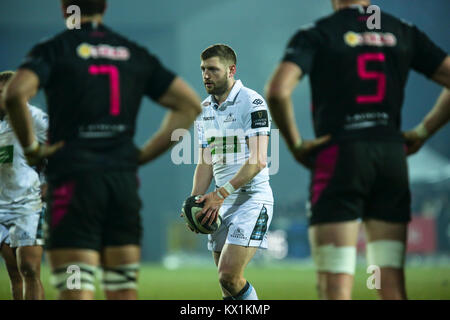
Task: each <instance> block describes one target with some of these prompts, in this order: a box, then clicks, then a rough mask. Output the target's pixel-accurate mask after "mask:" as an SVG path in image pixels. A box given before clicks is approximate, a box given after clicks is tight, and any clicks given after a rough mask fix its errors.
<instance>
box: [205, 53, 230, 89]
mask: <svg viewBox="0 0 450 320" xmlns="http://www.w3.org/2000/svg"><path fill="white" fill-rule="evenodd" d="M200 68H201V69H202V78H203V84H204V85H205V89H206V92H208V93H209V94H213V95H221V94H223V93H225V92H226V91H227V90H228V79H229V78H230V66H228V65H227V64H224V63H223V62H222V61H221V60H220V58H219V57H212V58H209V59H206V60H202V63H201V64H200Z"/></svg>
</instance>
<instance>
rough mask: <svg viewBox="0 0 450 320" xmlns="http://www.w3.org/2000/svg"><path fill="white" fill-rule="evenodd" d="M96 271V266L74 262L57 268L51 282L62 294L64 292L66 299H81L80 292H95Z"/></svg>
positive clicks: (53, 272)
mask: <svg viewBox="0 0 450 320" xmlns="http://www.w3.org/2000/svg"><path fill="white" fill-rule="evenodd" d="M96 271H97V267H95V266H92V265H88V264H85V263H81V262H73V263H68V264H65V265H61V266H59V267H57V268H55V269H54V270H53V271H52V276H51V279H50V280H51V283H52V284H53V286H54V287H55V288H56V289H57V290H58V291H59V292H60V294H61V293H62V292H64V295H65V297H64V298H69V299H70V298H71V297H72V296H73V297H76V298H77V299H79V296H80V292H85V291H89V292H93V291H95V274H96ZM89 294H90V293H87V295H89Z"/></svg>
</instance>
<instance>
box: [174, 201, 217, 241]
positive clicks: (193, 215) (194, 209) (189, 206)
mask: <svg viewBox="0 0 450 320" xmlns="http://www.w3.org/2000/svg"><path fill="white" fill-rule="evenodd" d="M200 198H201V196H199V195H197V196H190V197H189V198H187V199H186V200H184V202H183V208H182V209H181V210H182V211H183V217H184V219H185V220H186V223H187V224H188V225H189V226H190V227H191V228H192V229H194V230H195V231H198V232H199V233H203V234H210V233H214V232H216V231H217V229H219V227H220V225H221V224H222V217H221V216H220V215H218V216H217V219H216V221H214V222H213V223H212V224H211V225H210V226H208V223H205V224H201V223H200V222H201V221H202V219H203V217H204V214H200V215H199V217H198V219H197V214H198V213H199V212H200V211H202V209H203V205H204V203H203V202H202V203H197V202H196V201H197V200H198V199H200Z"/></svg>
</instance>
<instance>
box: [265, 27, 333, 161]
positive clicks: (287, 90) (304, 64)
mask: <svg viewBox="0 0 450 320" xmlns="http://www.w3.org/2000/svg"><path fill="white" fill-rule="evenodd" d="M316 49H317V41H315V40H314V36H313V35H312V34H311V33H310V32H307V31H300V32H299V33H298V34H297V35H295V36H294V37H293V38H292V39H291V41H290V42H289V44H288V47H287V49H286V55H285V57H284V58H283V61H282V62H281V63H280V64H279V65H278V67H277V68H276V69H275V72H274V74H273V76H272V78H271V79H270V80H269V82H268V84H267V86H266V97H267V102H268V105H269V109H270V113H271V115H272V119H273V121H274V122H275V123H276V124H277V126H278V129H279V130H280V132H281V134H282V136H283V138H284V140H285V141H286V143H287V145H288V148H289V150H290V151H291V152H292V154H293V155H294V157H295V159H296V160H297V161H298V162H299V163H301V164H303V165H304V166H306V167H309V163H308V161H307V158H308V155H309V153H310V152H311V151H312V150H313V149H315V148H316V147H318V146H320V145H322V144H324V143H326V142H328V141H329V140H330V136H324V137H319V138H317V139H315V140H311V141H306V140H303V139H302V138H301V135H300V132H299V130H298V127H297V124H296V120H295V114H294V104H293V102H292V94H293V92H294V89H295V88H296V87H297V85H298V83H299V81H300V80H301V78H302V77H303V75H304V74H307V73H309V72H310V71H311V69H312V65H313V61H314V56H315V52H316Z"/></svg>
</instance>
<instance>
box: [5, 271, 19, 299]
mask: <svg viewBox="0 0 450 320" xmlns="http://www.w3.org/2000/svg"><path fill="white" fill-rule="evenodd" d="M6 269H7V270H8V275H9V281H10V284H11V293H12V297H13V299H14V300H23V280H22V276H21V275H20V272H19V270H18V269H17V265H14V266H10V265H6Z"/></svg>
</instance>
